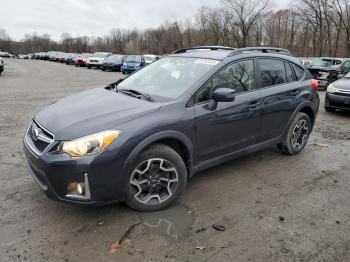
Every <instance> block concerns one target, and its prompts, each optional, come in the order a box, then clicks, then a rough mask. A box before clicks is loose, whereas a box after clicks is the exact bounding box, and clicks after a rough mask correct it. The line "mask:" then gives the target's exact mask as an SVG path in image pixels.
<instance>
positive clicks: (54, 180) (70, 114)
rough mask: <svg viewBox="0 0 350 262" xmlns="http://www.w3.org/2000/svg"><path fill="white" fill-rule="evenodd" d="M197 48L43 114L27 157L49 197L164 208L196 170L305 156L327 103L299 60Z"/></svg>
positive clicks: (31, 131)
mask: <svg viewBox="0 0 350 262" xmlns="http://www.w3.org/2000/svg"><path fill="white" fill-rule="evenodd" d="M199 49H200V48H199V47H196V48H195V50H199ZM187 50H190V49H182V50H178V51H176V52H175V53H174V54H173V55H170V56H168V57H166V58H164V59H161V60H159V61H157V62H155V63H152V64H150V65H149V66H147V67H145V68H143V69H142V70H140V71H137V72H135V73H134V74H133V75H131V76H130V77H127V78H125V79H122V80H119V81H118V82H116V83H113V84H111V85H109V86H107V87H105V88H95V89H91V90H87V91H85V92H82V93H79V94H75V95H73V96H70V97H67V98H64V99H63V100H61V101H58V102H56V103H54V104H52V105H50V106H49V107H47V108H46V109H44V110H42V111H41V112H39V113H38V114H37V115H36V116H35V117H34V119H33V121H32V123H31V124H30V125H29V127H28V129H27V131H26V133H25V135H24V151H25V159H26V164H27V167H28V172H29V174H30V175H31V176H32V177H33V178H34V180H35V181H36V182H37V184H38V185H39V186H40V187H41V189H42V190H43V191H44V192H45V193H46V194H47V196H48V197H50V198H52V199H54V200H57V201H63V202H66V203H71V204H80V205H82V206H96V205H103V204H110V203H114V202H120V201H126V203H127V204H128V205H129V206H131V207H132V208H134V209H136V210H139V211H154V210H159V209H163V208H166V207H168V206H169V205H171V204H172V203H174V202H175V201H176V200H177V199H178V198H179V196H180V195H181V194H182V193H183V191H184V190H185V188H186V185H187V181H188V179H189V178H191V177H192V176H193V175H194V174H195V173H198V172H200V171H203V170H205V169H208V168H210V167H213V166H215V165H219V164H221V163H224V162H227V161H229V160H232V159H235V158H238V157H241V156H243V155H246V154H250V153H253V152H256V151H258V150H262V149H264V148H267V147H274V146H277V148H278V149H279V150H281V151H282V152H284V153H286V154H289V155H296V154H299V153H300V152H302V151H303V150H304V148H305V147H306V145H307V142H308V139H309V136H310V134H311V132H312V130H313V127H314V124H315V122H316V117H317V112H318V109H319V102H320V101H319V96H318V94H317V86H318V85H317V82H316V81H315V80H312V79H311V75H310V73H309V72H308V71H307V70H306V68H304V66H303V65H302V64H301V63H300V61H299V60H297V59H296V58H294V57H292V56H291V54H290V53H289V52H288V51H287V50H284V49H278V48H258V47H257V48H243V49H233V48H225V47H222V49H220V47H215V48H214V49H210V48H209V47H205V48H204V50H205V51H200V52H197V51H192V52H190V51H189V52H187ZM137 58H138V60H137V61H135V60H136V57H135V56H134V58H132V59H131V62H135V63H140V61H141V58H140V57H139V56H138V57H137ZM129 59H130V58H129ZM223 179H225V178H223Z"/></svg>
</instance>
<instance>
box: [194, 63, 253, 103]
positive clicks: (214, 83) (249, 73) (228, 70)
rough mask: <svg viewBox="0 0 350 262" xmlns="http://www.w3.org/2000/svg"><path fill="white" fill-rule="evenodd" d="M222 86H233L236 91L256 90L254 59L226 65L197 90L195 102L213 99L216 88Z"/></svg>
mask: <svg viewBox="0 0 350 262" xmlns="http://www.w3.org/2000/svg"><path fill="white" fill-rule="evenodd" d="M222 87H225V88H231V89H233V90H235V91H236V93H242V92H246V91H251V90H254V89H255V74H254V61H253V60H244V61H239V62H235V63H233V64H230V65H228V66H226V67H225V68H224V69H222V70H221V71H220V72H218V73H217V74H216V75H214V77H213V78H212V79H210V80H209V81H208V82H207V83H206V84H205V85H204V86H203V87H202V88H201V89H200V90H199V91H198V92H197V94H196V95H195V101H194V102H195V104H198V103H202V102H206V101H209V100H211V97H212V94H213V92H214V91H215V89H217V88H222Z"/></svg>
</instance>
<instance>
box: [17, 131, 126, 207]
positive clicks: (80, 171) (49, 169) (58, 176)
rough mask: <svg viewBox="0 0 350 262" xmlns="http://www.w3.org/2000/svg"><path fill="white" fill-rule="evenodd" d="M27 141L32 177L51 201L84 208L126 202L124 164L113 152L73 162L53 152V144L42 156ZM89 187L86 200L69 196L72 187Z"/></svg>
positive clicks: (25, 144) (105, 152)
mask: <svg viewBox="0 0 350 262" xmlns="http://www.w3.org/2000/svg"><path fill="white" fill-rule="evenodd" d="M28 136H30V134H29V133H28V132H27V133H26V135H25V138H24V154H25V161H26V165H27V168H28V172H29V174H30V175H31V176H32V177H33V179H34V181H35V182H36V183H37V184H38V186H39V187H40V188H41V189H42V190H43V191H44V192H45V194H46V195H47V197H49V198H50V199H53V200H56V201H60V202H66V203H70V204H75V205H80V206H100V205H106V204H110V203H116V202H120V201H122V200H123V195H124V194H123V192H124V191H123V187H122V184H123V181H122V176H123V173H122V170H123V163H124V160H123V159H121V158H120V157H119V156H118V155H115V154H112V153H111V152H109V151H103V152H101V153H100V154H98V155H95V156H89V157H84V158H72V157H70V156H68V155H66V154H57V153H54V152H53V148H55V147H56V146H57V144H58V142H53V143H52V144H51V145H50V146H49V147H48V148H47V149H46V150H44V151H43V153H42V154H41V155H38V153H37V152H34V151H33V149H32V147H33V145H30V140H28ZM74 182H79V183H81V182H83V183H84V184H85V197H76V196H73V197H72V195H71V194H70V193H69V191H68V189H67V188H68V185H69V184H71V183H74Z"/></svg>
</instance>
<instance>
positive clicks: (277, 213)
mask: <svg viewBox="0 0 350 262" xmlns="http://www.w3.org/2000/svg"><path fill="white" fill-rule="evenodd" d="M5 63H6V69H5V72H4V75H3V76H1V77H0V145H1V147H0V185H1V186H0V239H1V240H0V261H350V201H349V199H350V113H342V112H337V113H327V112H325V111H324V109H323V106H321V108H320V112H319V115H318V119H317V124H316V127H315V130H314V132H313V134H312V136H311V138H310V141H309V144H308V146H307V148H306V150H305V151H304V152H303V153H302V154H300V155H298V156H285V155H282V154H280V153H278V152H276V151H274V150H273V149H271V150H265V151H263V152H259V153H256V154H254V155H252V156H248V157H245V158H242V159H239V160H236V161H232V162H230V163H227V164H225V165H221V166H219V167H216V168H213V169H210V170H208V171H206V172H202V173H201V174H198V175H197V176H195V177H194V178H193V179H192V180H191V181H190V182H189V186H188V188H187V191H186V193H185V194H184V195H183V196H182V197H181V198H180V200H179V201H178V204H177V205H176V206H174V207H172V208H170V209H167V210H164V211H161V212H156V213H147V214H140V213H137V212H135V211H133V210H131V209H129V208H128V207H126V206H125V205H123V204H118V205H112V206H107V207H101V208H91V209H84V208H79V207H75V206H70V205H66V204H62V203H56V202H53V201H51V200H49V199H47V198H46V196H45V195H44V194H43V193H42V192H41V191H40V190H39V188H38V187H37V185H36V184H35V183H34V182H33V180H32V178H31V177H29V176H28V175H27V172H26V167H25V164H24V159H23V153H22V137H23V133H24V131H25V128H26V126H27V125H28V123H29V122H30V120H31V118H32V117H33V116H34V115H35V114H36V113H37V112H38V111H39V110H40V109H41V108H43V107H45V106H47V105H49V104H51V103H53V102H54V101H56V100H57V99H59V98H62V97H64V96H67V95H70V94H73V93H76V92H79V91H82V90H86V89H89V88H93V87H96V86H101V85H105V84H108V83H111V82H112V81H114V80H116V79H118V78H119V77H121V75H120V74H119V73H112V72H108V73H107V72H106V73H104V72H101V71H99V70H88V69H86V68H76V67H74V66H66V65H63V64H58V63H52V62H44V61H28V60H9V59H7V60H5ZM320 96H321V100H322V101H323V99H324V94H323V93H320ZM134 224H138V225H136V226H135V227H133V229H132V230H131V231H130V233H129V234H126V236H125V240H124V241H123V243H122V245H121V247H119V248H118V245H116V244H115V243H116V242H118V241H119V240H120V239H121V238H122V236H123V235H124V234H125V232H126V231H127V229H128V228H129V227H130V226H132V225H134ZM213 224H219V225H223V226H224V227H225V231H217V230H215V229H213V228H212V225H213Z"/></svg>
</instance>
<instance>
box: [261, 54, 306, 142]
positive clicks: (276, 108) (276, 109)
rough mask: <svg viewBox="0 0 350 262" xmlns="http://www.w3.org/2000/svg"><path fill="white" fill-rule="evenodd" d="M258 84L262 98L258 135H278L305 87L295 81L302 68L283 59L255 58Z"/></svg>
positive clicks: (298, 101)
mask: <svg viewBox="0 0 350 262" xmlns="http://www.w3.org/2000/svg"><path fill="white" fill-rule="evenodd" d="M258 71H259V75H260V81H259V87H260V95H261V98H262V110H261V114H262V138H263V140H264V141H268V140H271V139H275V138H278V137H279V136H280V135H281V134H282V133H283V131H284V130H285V128H286V127H287V124H288V122H289V120H290V118H291V117H292V114H293V112H294V110H295V109H296V107H297V106H298V104H299V103H300V101H301V100H300V99H299V96H300V94H301V93H302V91H303V90H304V89H305V88H306V87H305V86H303V83H302V82H300V81H299V80H300V79H301V78H302V77H303V76H304V69H302V68H301V67H299V66H297V65H295V64H293V63H290V62H289V61H286V60H281V59H274V58H259V59H258Z"/></svg>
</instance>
